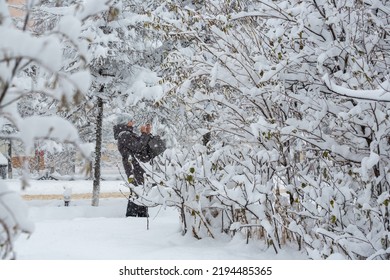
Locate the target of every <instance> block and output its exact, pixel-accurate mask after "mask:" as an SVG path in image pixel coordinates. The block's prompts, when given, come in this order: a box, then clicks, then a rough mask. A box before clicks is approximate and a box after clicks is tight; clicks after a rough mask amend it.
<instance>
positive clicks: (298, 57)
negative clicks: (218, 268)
mask: <svg viewBox="0 0 390 280" xmlns="http://www.w3.org/2000/svg"><path fill="white" fill-rule="evenodd" d="M202 2H203V3H202V5H201V4H199V5H198V4H197V2H193V3H192V4H191V3H189V2H185V3H180V4H178V3H176V2H175V1H167V2H166V3H165V4H164V5H163V6H162V7H161V9H159V10H157V11H156V12H155V17H156V18H157V19H158V20H157V21H156V23H155V28H157V29H159V30H166V33H165V36H167V37H168V38H170V39H171V40H172V41H173V42H174V44H176V45H175V46H176V47H175V48H173V50H172V51H170V53H169V54H168V55H167V58H166V60H165V61H164V64H162V66H161V68H162V73H164V74H166V76H164V82H165V83H166V85H170V86H171V87H172V88H174V89H175V92H176V96H175V97H176V98H177V100H180V101H179V102H182V104H183V106H185V108H186V110H185V111H183V115H185V119H187V120H188V119H189V120H197V122H191V123H190V124H188V126H191V127H193V126H194V125H197V127H196V128H195V129H193V130H192V131H190V132H189V130H185V131H186V133H188V132H189V135H188V136H191V139H192V140H194V139H196V136H197V137H198V143H201V141H200V140H201V139H202V136H204V135H206V134H207V133H211V134H210V135H211V138H210V140H209V141H206V142H204V144H206V146H205V147H203V146H199V145H196V144H195V145H194V144H193V142H191V143H189V142H188V143H186V144H185V147H187V152H183V151H178V150H175V151H173V150H172V151H167V152H166V153H165V154H164V156H163V157H162V158H161V160H162V162H161V163H160V164H159V165H158V168H157V170H154V171H153V172H151V173H149V177H150V178H151V179H150V180H149V183H150V184H154V185H151V186H152V187H151V189H150V192H149V193H148V196H147V198H148V199H150V200H153V201H154V202H155V203H158V204H161V205H168V206H175V207H178V209H180V211H181V213H182V224H183V232H192V234H193V235H194V236H196V237H198V238H202V237H204V236H214V237H215V236H216V235H218V234H220V233H222V232H226V233H229V234H233V233H237V232H240V233H243V234H245V235H246V236H247V238H249V239H255V238H261V239H262V240H264V241H266V242H267V244H269V245H270V246H273V247H274V248H275V250H278V248H280V247H283V246H285V244H286V243H288V244H290V245H291V244H296V246H297V248H299V249H301V250H305V251H306V252H307V254H308V255H309V256H310V257H312V258H316V259H317V258H329V257H335V256H342V257H344V258H348V259H389V258H390V249H389V248H390V246H389V245H390V238H389V233H390V221H389V220H390V217H389V211H390V208H389V207H390V205H389V199H390V196H389V193H390V189H389V188H390V187H389V179H390V178H389V177H388V176H389V175H388V174H389V170H388V169H389V168H388V166H389V143H390V142H389V136H388V135H389V127H390V126H389V105H388V101H389V99H388V92H389V90H390V87H389V74H390V73H389V68H388V67H387V65H389V63H390V53H389V52H390V47H389V46H390V45H389V43H390V42H389V38H390V37H389V35H388V34H389V32H390V30H389V26H390V25H389V18H390V17H389V14H390V8H389V5H388V3H386V1H380V0H376V1H366V2H356V1H355V2H352V1H321V0H320V1H261V2H258V1H245V3H244V2H242V1H223V2H218V3H217V2H215V1H202ZM172 98H174V97H172ZM202 116H206V118H203V122H202ZM188 147H190V148H188ZM154 168H156V167H154ZM158 169H160V171H158ZM153 197H154V198H153Z"/></svg>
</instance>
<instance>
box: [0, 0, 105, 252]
mask: <svg viewBox="0 0 390 280" xmlns="http://www.w3.org/2000/svg"><path fill="white" fill-rule="evenodd" d="M34 2H35V1H27V3H26V11H25V17H24V20H23V21H22V22H23V24H22V25H18V26H17V27H16V26H15V25H14V24H13V20H12V18H11V17H10V15H9V13H8V6H7V4H6V1H4V0H1V1H0V37H1V38H2V39H1V40H0V121H1V124H5V123H11V124H12V125H13V126H14V127H15V128H16V131H17V132H16V133H13V134H3V135H1V137H2V138H6V139H11V138H12V139H20V140H21V141H22V143H23V146H24V149H25V151H26V153H31V152H32V151H33V149H34V142H35V140H36V139H54V140H56V141H61V142H68V143H72V144H73V145H75V146H77V147H78V148H80V150H81V151H82V152H83V153H84V154H85V155H86V156H88V154H89V149H88V146H86V145H84V144H83V143H82V141H81V140H80V138H79V135H78V131H77V129H76V128H75V127H74V126H73V125H72V124H71V123H69V122H68V121H66V120H65V119H63V118H60V117H58V116H39V115H29V114H27V115H23V114H22V113H21V111H20V105H21V100H23V98H24V97H25V96H27V95H36V94H39V95H42V96H49V97H50V98H53V99H57V100H60V101H61V102H62V103H64V104H72V102H74V101H76V102H77V100H78V99H79V97H80V96H82V95H83V94H84V93H86V92H87V90H88V88H89V86H90V80H91V79H90V73H89V70H88V68H87V64H86V59H85V57H86V55H87V53H88V49H87V48H85V44H83V43H82V42H83V40H80V39H79V33H80V29H79V28H77V27H78V26H81V24H82V22H83V21H85V20H86V19H87V18H88V17H89V16H91V15H93V14H95V13H96V12H97V11H99V9H102V7H105V3H104V1H98V2H96V1H86V2H84V3H83V4H81V5H80V6H79V8H81V7H82V9H73V10H69V11H68V12H67V13H65V14H64V15H63V16H62V18H61V21H60V22H59V24H58V25H56V27H55V28H54V29H53V30H52V32H47V33H46V32H45V33H39V32H38V33H37V32H32V31H31V30H30V29H29V24H30V21H29V19H30V14H31V10H32V8H33V3H34ZM91 2H93V3H91ZM70 26H72V27H74V28H69V27H70ZM69 41H72V42H73V43H74V47H75V49H76V50H77V52H75V55H74V57H73V60H71V59H69V57H66V56H65V55H64V50H65V48H66V47H67V46H68V43H69ZM21 42H23V43H21ZM75 63H76V65H75ZM24 179H26V178H24ZM23 182H24V184H23V187H25V186H26V184H27V182H26V181H25V180H23ZM0 189H1V190H0V225H1V226H0V253H1V254H0V256H1V257H2V258H6V259H9V258H15V254H14V252H13V242H14V239H15V237H16V236H17V235H18V234H20V233H21V232H31V230H32V227H31V226H30V224H29V223H28V222H27V221H26V215H25V214H26V213H25V212H24V211H22V208H23V202H22V201H21V199H19V198H18V195H17V194H15V193H14V194H12V193H11V192H10V191H9V190H7V189H6V186H4V184H2V185H1V186H0Z"/></svg>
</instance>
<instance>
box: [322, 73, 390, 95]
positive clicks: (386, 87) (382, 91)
mask: <svg viewBox="0 0 390 280" xmlns="http://www.w3.org/2000/svg"><path fill="white" fill-rule="evenodd" d="M322 79H323V81H324V82H325V85H326V87H327V88H328V89H329V90H330V91H332V92H334V93H336V94H338V95H341V96H345V97H350V98H354V99H361V100H367V101H378V102H390V82H389V80H386V81H385V82H383V83H382V84H381V85H380V87H379V88H378V89H374V90H353V89H349V88H345V87H342V86H339V85H336V84H335V83H334V82H332V81H331V80H330V77H329V75H328V74H326V75H324V76H323V78H322Z"/></svg>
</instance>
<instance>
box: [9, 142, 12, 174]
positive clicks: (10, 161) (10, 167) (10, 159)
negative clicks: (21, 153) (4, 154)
mask: <svg viewBox="0 0 390 280" xmlns="http://www.w3.org/2000/svg"><path fill="white" fill-rule="evenodd" d="M8 179H12V140H11V139H9V144H8Z"/></svg>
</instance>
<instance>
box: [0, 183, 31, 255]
mask: <svg viewBox="0 0 390 280" xmlns="http://www.w3.org/2000/svg"><path fill="white" fill-rule="evenodd" d="M26 217H27V206H26V205H25V202H24V201H23V200H22V198H21V197H20V196H19V194H18V193H15V192H13V191H11V190H9V189H8V188H7V186H6V185H5V184H4V183H3V182H0V259H15V258H16V253H15V251H14V248H13V244H14V241H15V239H16V238H17V237H18V236H19V235H20V234H21V233H27V234H31V233H32V232H33V230H34V225H33V224H32V223H31V221H29V220H28V219H26Z"/></svg>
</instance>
